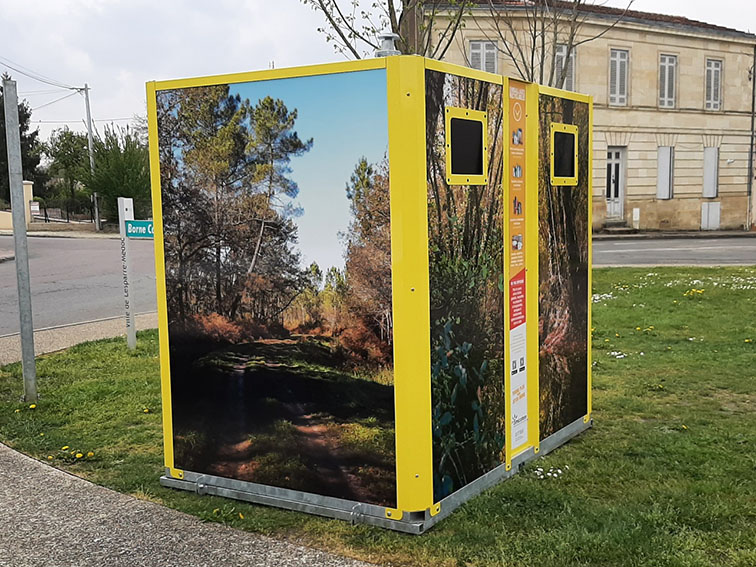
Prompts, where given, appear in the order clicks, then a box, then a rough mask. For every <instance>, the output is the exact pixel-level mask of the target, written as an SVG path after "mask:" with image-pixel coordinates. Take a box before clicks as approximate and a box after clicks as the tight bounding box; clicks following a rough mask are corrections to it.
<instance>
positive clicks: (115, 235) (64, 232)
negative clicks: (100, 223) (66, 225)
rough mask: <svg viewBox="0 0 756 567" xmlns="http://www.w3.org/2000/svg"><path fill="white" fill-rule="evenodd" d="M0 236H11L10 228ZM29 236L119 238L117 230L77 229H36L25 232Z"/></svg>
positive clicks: (0, 231) (1, 232)
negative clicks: (94, 230) (91, 230)
mask: <svg viewBox="0 0 756 567" xmlns="http://www.w3.org/2000/svg"><path fill="white" fill-rule="evenodd" d="M0 236H13V231H12V230H0ZM26 236H28V237H29V238H121V236H120V235H119V234H118V233H117V232H89V231H83V230H82V231H79V230H60V231H58V230H38V231H35V230H34V229H32V230H29V231H27V232H26Z"/></svg>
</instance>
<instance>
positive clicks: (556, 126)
mask: <svg viewBox="0 0 756 567" xmlns="http://www.w3.org/2000/svg"><path fill="white" fill-rule="evenodd" d="M557 132H560V133H562V134H571V135H572V136H573V138H575V144H574V148H573V149H574V152H573V156H572V168H573V171H574V172H575V175H573V176H571V177H557V176H556V175H554V138H556V136H555V134H556V133H557ZM579 145H580V144H579V141H578V127H577V126H575V125H573V124H562V123H559V122H552V123H551V127H550V130H549V147H550V151H549V162H550V164H549V171H550V172H551V184H552V185H557V186H575V185H577V184H578V178H579V176H580V172H579V171H578V146H579Z"/></svg>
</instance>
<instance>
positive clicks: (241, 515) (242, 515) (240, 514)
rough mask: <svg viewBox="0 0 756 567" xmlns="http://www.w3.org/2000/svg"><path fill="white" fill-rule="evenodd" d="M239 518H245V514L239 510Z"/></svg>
mask: <svg viewBox="0 0 756 567" xmlns="http://www.w3.org/2000/svg"><path fill="white" fill-rule="evenodd" d="M239 519H240V520H243V519H244V514H242V513H241V512H239Z"/></svg>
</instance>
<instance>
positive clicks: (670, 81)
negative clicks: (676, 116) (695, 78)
mask: <svg viewBox="0 0 756 567" xmlns="http://www.w3.org/2000/svg"><path fill="white" fill-rule="evenodd" d="M674 63H675V59H674V58H673V57H670V58H669V59H668V61H667V104H668V106H674V105H675V70H676V69H675V65H674Z"/></svg>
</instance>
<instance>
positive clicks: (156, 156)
mask: <svg viewBox="0 0 756 567" xmlns="http://www.w3.org/2000/svg"><path fill="white" fill-rule="evenodd" d="M147 127H148V130H149V152H150V185H151V188H152V218H153V221H154V224H155V241H154V244H155V282H156V286H157V308H158V327H159V330H160V332H159V341H160V387H161V394H162V401H163V404H162V405H163V458H164V461H165V467H166V468H167V469H168V471H169V472H170V475H171V476H172V477H173V478H184V471H181V470H178V469H176V468H174V460H173V411H172V407H171V360H170V354H169V350H168V344H169V343H168V304H167V301H166V291H165V257H164V250H165V248H164V246H163V241H164V237H163V205H162V195H161V188H160V152H159V149H158V125H157V92H156V87H155V83H154V82H150V83H147Z"/></svg>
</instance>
